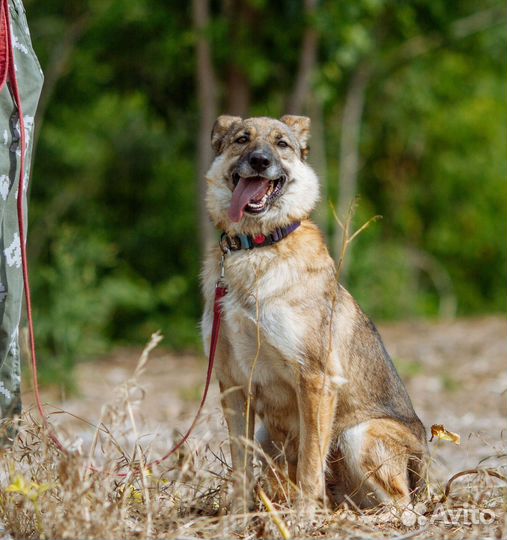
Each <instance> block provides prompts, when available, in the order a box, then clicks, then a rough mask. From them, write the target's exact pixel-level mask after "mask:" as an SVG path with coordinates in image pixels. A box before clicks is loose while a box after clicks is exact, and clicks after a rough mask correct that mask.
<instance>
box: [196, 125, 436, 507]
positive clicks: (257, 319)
mask: <svg viewBox="0 0 507 540" xmlns="http://www.w3.org/2000/svg"><path fill="white" fill-rule="evenodd" d="M309 128H310V120H309V119H308V118H306V117H300V116H284V117H283V118H281V120H275V119H272V118H264V117H262V118H249V119H246V120H243V119H241V118H239V117H233V116H220V117H219V118H218V119H217V121H216V122H215V126H214V128H213V132H212V146H213V148H214V150H215V153H216V157H215V159H214V161H213V163H212V165H211V167H210V169H209V171H208V173H207V176H206V178H207V183H208V188H207V208H208V211H209V215H210V217H211V219H212V221H213V223H214V224H215V226H216V227H217V228H218V229H219V230H220V231H223V232H224V233H226V235H227V238H226V243H225V247H226V248H227V247H230V245H231V243H232V244H233V245H236V247H237V245H238V243H240V242H239V240H238V239H241V237H243V238H245V237H249V238H250V239H255V242H257V240H256V239H258V238H261V239H263V238H266V237H268V238H272V237H270V235H272V234H273V231H276V230H278V231H279V230H280V229H282V230H284V229H285V230H286V231H288V232H287V235H286V236H285V237H284V238H282V239H279V241H276V242H273V243H272V244H271V245H265V246H263V247H257V246H254V249H238V250H235V251H231V252H228V253H227V255H226V256H225V282H226V285H227V287H228V294H227V296H226V297H225V299H224V300H223V305H222V308H223V320H222V327H221V333H220V338H219V343H218V347H217V356H216V373H217V376H218V380H219V383H220V390H221V392H222V404H223V408H224V413H225V416H226V420H227V424H228V428H229V435H230V441H231V456H232V465H233V469H235V470H236V471H237V472H239V473H241V472H242V471H245V470H246V473H247V478H251V474H252V473H251V466H252V465H251V461H252V460H251V453H250V452H249V451H248V448H249V446H248V444H247V443H245V438H246V439H247V440H248V439H252V440H253V437H254V422H255V417H256V415H257V417H259V418H260V419H261V420H262V424H263V427H262V429H261V430H260V433H261V434H260V435H258V439H260V443H261V444H262V447H263V448H264V450H265V451H266V452H268V453H269V454H271V456H272V457H273V458H274V459H276V458H277V457H279V456H280V455H282V454H283V455H284V459H286V460H287V463H288V469H289V475H290V477H291V479H292V480H293V481H294V482H295V483H296V484H297V485H298V486H299V487H300V489H301V490H302V492H303V493H304V494H305V496H306V497H313V498H315V499H319V498H321V499H322V498H324V497H325V494H326V493H327V494H328V495H330V496H331V497H332V498H333V499H334V502H336V503H339V502H341V501H343V500H344V499H345V496H348V497H350V499H352V500H353V501H355V502H356V504H360V505H363V506H370V505H372V504H377V503H379V502H382V503H397V504H407V503H409V502H410V496H411V492H412V491H413V490H414V489H415V487H416V485H417V484H418V482H419V479H420V477H421V475H422V470H423V468H422V467H423V465H422V464H423V461H424V459H423V458H424V456H425V453H426V442H425V430H424V427H423V425H422V424H421V422H420V420H419V418H418V417H417V415H416V414H415V412H414V409H413V407H412V404H411V402H410V398H409V396H408V394H407V392H406V390H405V387H404V386H403V383H402V382H401V380H400V377H399V376H398V374H397V372H396V369H395V368H394V366H393V364H392V362H391V359H390V357H389V355H388V353H387V352H386V350H385V348H384V345H383V344H382V341H381V339H380V336H379V334H378V332H377V330H376V328H375V326H374V325H373V324H372V322H371V321H370V320H369V319H368V318H367V317H366V316H365V315H364V314H363V312H362V311H361V309H360V308H359V306H358V305H357V303H356V302H355V301H354V299H353V298H352V297H351V295H350V294H349V293H348V292H347V291H346V290H345V289H344V288H343V287H342V286H340V285H339V284H338V283H337V281H336V271H335V266H334V263H333V260H332V259H331V257H330V256H329V253H328V250H327V248H326V246H325V243H324V240H323V237H322V235H321V233H320V232H319V230H318V228H317V227H316V226H315V225H314V224H313V223H312V222H311V221H310V220H309V215H310V213H311V211H312V210H313V208H314V207H315V204H316V202H317V200H318V197H319V183H318V179H317V176H316V175H315V173H314V171H313V170H312V169H311V167H310V166H309V165H308V164H307V163H306V161H305V160H306V155H307V152H308V146H307V141H308V137H309ZM299 222H301V223H300V225H299V227H297V228H295V230H292V229H294V227H295V226H296V225H297V224H298V223H299ZM291 226H292V227H291ZM289 233H290V234H289ZM227 239H229V241H227ZM255 242H254V244H255ZM235 243H236V244H235ZM222 245H224V244H223V242H222ZM252 246H253V244H252V242H251V240H250V245H248V241H247V242H246V245H245V246H244V247H252ZM221 255H222V250H221V249H220V247H218V246H217V247H216V248H215V249H213V250H212V251H211V252H210V254H209V256H208V258H207V260H206V263H205V266H204V271H203V290H204V297H205V311H204V315H203V320H202V330H203V339H204V343H205V348H206V349H207V350H209V343H210V335H211V326H212V319H213V298H214V289H215V284H216V282H217V280H218V278H219V274H220V259H221ZM254 364H255V365H254ZM253 365H254V369H252V367H253ZM250 378H251V379H250ZM249 388H250V390H251V407H250V408H249V414H248V417H247V416H246V411H247V395H248V389H249Z"/></svg>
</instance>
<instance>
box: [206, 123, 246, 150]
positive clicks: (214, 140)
mask: <svg viewBox="0 0 507 540" xmlns="http://www.w3.org/2000/svg"><path fill="white" fill-rule="evenodd" d="M237 122H241V117H239V116H229V115H228V114H223V115H222V116H219V117H218V118H217V119H216V120H215V123H214V124H213V129H212V130H211V146H212V147H213V150H214V151H215V153H216V154H217V155H218V154H220V153H221V152H222V150H223V148H222V143H223V140H224V137H225V135H226V134H227V132H228V131H229V129H230V128H231V127H232V126H233V125H234V124H236V123H237Z"/></svg>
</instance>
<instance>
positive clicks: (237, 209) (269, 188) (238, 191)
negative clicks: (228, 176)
mask: <svg viewBox="0 0 507 540" xmlns="http://www.w3.org/2000/svg"><path fill="white" fill-rule="evenodd" d="M232 181H233V183H234V191H233V192H232V199H231V205H230V207H229V217H230V218H231V220H232V221H233V222H238V221H240V220H241V218H242V217H243V214H244V212H247V213H248V214H254V215H256V214H260V213H262V212H264V210H265V209H266V208H267V206H268V205H269V204H270V203H272V202H273V201H274V200H275V199H276V198H277V197H278V196H279V195H280V192H281V190H282V188H283V185H284V184H285V176H280V177H279V178H275V179H274V180H270V179H269V178H264V177H263V176H250V177H248V178H243V177H241V176H240V175H239V174H238V173H234V174H233V175H232Z"/></svg>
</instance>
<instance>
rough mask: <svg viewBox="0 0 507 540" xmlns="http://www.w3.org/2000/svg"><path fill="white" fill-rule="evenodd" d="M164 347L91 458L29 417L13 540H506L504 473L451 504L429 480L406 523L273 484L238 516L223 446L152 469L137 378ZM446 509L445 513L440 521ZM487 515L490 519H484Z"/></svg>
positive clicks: (11, 493) (15, 482)
mask: <svg viewBox="0 0 507 540" xmlns="http://www.w3.org/2000/svg"><path fill="white" fill-rule="evenodd" d="M157 340H158V338H157V337H155V338H154V341H152V342H151V343H150V344H149V345H148V347H147V349H146V350H145V353H143V355H142V357H141V359H140V362H139V365H138V367H137V369H136V371H135V373H134V375H133V377H132V378H131V379H130V380H128V381H127V382H126V383H125V384H123V385H121V386H120V387H119V388H118V389H117V391H116V393H115V395H114V396H113V397H112V400H111V402H110V403H109V404H107V405H106V406H104V407H103V413H102V417H101V419H100V421H99V422H98V427H97V428H96V431H95V437H94V440H93V443H92V444H91V445H90V448H88V449H87V450H86V451H83V450H79V451H75V452H73V453H69V454H67V455H64V454H62V453H60V452H59V451H58V450H57V449H56V448H55V446H54V444H53V443H52V442H51V440H50V438H49V437H48V429H47V428H46V427H44V425H42V424H41V423H39V422H37V421H36V420H35V419H34V418H32V417H31V416H30V415H29V414H27V415H26V416H25V417H24V418H23V420H22V422H21V428H20V433H19V436H18V439H17V441H16V443H15V445H14V448H13V449H12V450H11V451H9V452H7V453H6V454H4V456H3V460H2V464H1V467H2V471H1V473H0V474H1V476H0V520H1V521H3V523H4V526H5V528H6V530H7V531H9V532H10V534H11V535H12V536H13V537H14V538H23V539H28V538H87V539H88V538H89V539H92V538H97V539H99V538H100V539H108V538H114V539H116V538H118V539H119V538H313V537H317V538H345V539H348V538H351V539H352V538H400V539H401V538H415V537H418V538H505V537H506V536H507V528H506V524H505V510H506V507H507V492H506V487H505V482H504V481H503V480H502V477H504V476H505V470H502V469H505V467H498V468H496V469H494V472H496V473H497V477H495V476H492V475H491V474H487V473H486V472H484V471H482V470H479V471H478V472H477V473H475V472H473V473H471V474H466V475H463V476H461V477H458V478H456V480H455V481H454V482H453V483H452V485H450V486H449V487H450V494H449V497H448V498H447V500H446V501H445V503H444V504H443V505H441V506H438V505H439V501H440V500H441V499H442V496H443V494H444V492H445V483H443V484H442V485H439V484H431V483H430V485H429V486H430V487H429V489H428V491H427V492H426V493H425V494H424V495H422V499H421V501H420V503H419V505H418V506H416V510H417V511H418V514H417V513H415V512H414V511H413V510H407V511H405V513H404V514H403V515H402V516H401V519H400V516H399V514H396V515H393V514H391V515H390V519H386V515H387V512H386V511H385V510H384V511H381V510H377V511H370V512H369V513H366V512H361V511H359V510H358V509H354V508H352V507H350V508H346V507H343V508H339V509H334V510H330V509H325V508H319V509H318V510H317V511H315V512H314V513H313V515H309V514H308V512H305V510H304V501H303V503H302V502H301V501H299V502H298V501H297V498H296V502H291V501H289V500H287V499H285V501H284V502H278V503H275V502H273V501H272V500H271V499H270V498H269V496H268V495H267V494H266V493H269V490H268V489H267V488H266V489H265V491H264V490H263V489H262V488H260V489H258V491H257V493H258V498H257V508H256V511H255V512H252V513H249V514H247V515H244V514H233V513H229V512H228V507H229V505H228V502H227V501H229V502H230V499H229V497H230V495H231V493H230V492H231V490H230V487H231V486H230V480H229V476H230V469H229V466H228V465H227V460H228V458H226V446H225V443H223V444H222V445H221V446H219V450H218V452H217V451H216V450H213V449H212V448H210V447H209V446H208V445H202V446H201V447H198V448H197V450H194V451H192V452H191V451H190V450H189V449H188V448H185V449H182V450H181V451H180V452H179V453H178V454H177V455H174V456H172V457H171V458H170V459H169V460H167V461H166V462H164V463H162V464H160V465H156V466H154V467H151V468H150V467H148V466H146V464H147V463H149V461H150V455H149V454H150V445H149V444H144V448H143V447H142V445H141V443H142V441H141V440H139V436H138V427H137V426H136V420H135V415H134V413H133V410H134V408H135V406H136V405H139V403H140V401H142V396H143V393H142V389H140V387H139V384H138V377H139V376H140V375H141V373H142V371H143V370H144V368H145V366H146V363H147V361H148V353H149V351H150V350H151V349H152V348H153V347H154V346H155V345H156V342H157ZM176 438H177V437H176ZM132 440H134V441H135V442H134V443H133V444H132ZM129 441H130V442H129ZM222 448H224V450H223V451H222V450H221V449H222ZM505 457H506V456H505V455H504V456H496V458H497V459H500V460H502V459H504V460H505ZM118 473H119V475H118ZM498 475H500V478H498ZM279 478H280V476H279ZM264 487H265V486H264ZM278 487H279V488H280V489H281V491H282V492H284V491H285V492H287V489H288V488H290V486H287V485H286V483H285V482H284V481H283V480H280V484H279V486H278ZM292 492H294V489H292ZM282 499H283V498H282ZM436 511H439V512H440V513H439V516H440V517H439V518H435V517H433V518H432V515H433V516H434V515H435V512H436ZM481 516H486V518H487V520H488V521H491V522H488V523H480V521H481V520H483V518H482V517H481ZM491 516H493V518H494V519H492V520H491V519H490V518H491ZM451 519H452V521H453V523H449V521H450V520H451ZM471 521H479V523H469V522H471ZM483 521H484V520H483Z"/></svg>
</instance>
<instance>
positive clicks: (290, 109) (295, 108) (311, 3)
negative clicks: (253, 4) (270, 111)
mask: <svg viewBox="0 0 507 540" xmlns="http://www.w3.org/2000/svg"><path fill="white" fill-rule="evenodd" d="M304 9H305V19H306V28H305V33H304V36H303V42H302V44H301V50H300V53H299V67H298V73H297V76H296V83H295V85H294V90H293V91H292V94H291V96H290V98H289V102H288V104H287V111H286V112H287V113H288V114H302V113H303V110H304V107H305V105H306V102H307V100H308V94H309V92H310V89H311V84H312V78H313V75H314V72H315V66H316V64H317V48H318V42H319V35H318V33H317V30H316V29H315V26H314V22H313V17H314V15H315V11H316V9H317V0H305V5H304Z"/></svg>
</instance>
